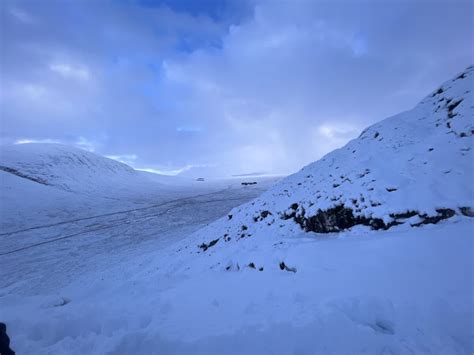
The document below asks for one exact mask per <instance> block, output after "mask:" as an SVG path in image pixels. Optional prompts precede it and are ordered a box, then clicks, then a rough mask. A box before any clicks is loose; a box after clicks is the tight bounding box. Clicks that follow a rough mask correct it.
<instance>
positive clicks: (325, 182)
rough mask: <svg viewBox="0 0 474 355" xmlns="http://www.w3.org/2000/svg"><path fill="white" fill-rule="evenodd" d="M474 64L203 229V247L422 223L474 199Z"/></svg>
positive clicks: (458, 211) (464, 208) (465, 207)
mask: <svg viewBox="0 0 474 355" xmlns="http://www.w3.org/2000/svg"><path fill="white" fill-rule="evenodd" d="M473 76H474V67H473V66H470V67H468V68H467V69H466V70H465V71H463V72H462V73H460V74H459V75H457V76H456V77H455V78H453V79H452V80H449V81H447V82H445V83H444V84H443V85H441V87H439V88H437V89H436V90H435V91H434V92H432V93H431V94H429V95H428V96H427V97H426V98H424V99H423V100H422V101H421V102H420V103H419V104H418V105H417V106H415V107H414V108H413V109H412V110H409V111H406V112H403V113H400V114H398V115H396V116H393V117H390V118H387V119H385V120H383V121H381V122H379V123H377V124H374V125H373V126H371V127H369V128H367V129H365V130H364V131H363V132H362V133H361V135H360V136H359V137H358V138H357V139H354V140H352V141H350V142H349V143H348V144H347V145H345V146H344V147H342V148H340V149H337V150H335V151H333V152H331V153H329V154H327V155H326V156H325V157H323V158H322V159H321V160H319V161H317V162H314V163H312V164H309V165H308V166H306V167H304V168H303V169H302V170H301V171H299V172H298V173H296V174H294V175H291V176H289V177H288V178H286V179H284V180H282V181H281V182H280V183H278V184H277V185H276V186H275V187H274V188H272V189H270V190H268V191H267V192H265V193H264V194H262V195H261V196H260V197H259V198H257V199H255V200H254V201H252V202H249V203H247V204H245V205H242V206H240V207H237V208H235V209H233V210H232V211H231V212H230V213H229V214H228V216H227V217H225V218H222V219H220V220H219V221H216V222H215V223H214V224H212V225H210V226H208V227H207V228H205V229H203V230H202V231H200V232H199V233H198V234H197V236H196V238H197V239H199V241H198V242H199V246H200V248H201V249H202V251H207V249H209V248H212V247H214V245H216V244H218V242H220V243H219V244H223V243H225V242H229V241H232V242H235V241H238V240H241V239H246V238H249V237H252V236H255V235H259V234H262V235H268V234H275V233H276V234H280V235H285V236H288V235H296V234H298V233H301V231H302V230H304V231H307V232H308V231H313V232H317V233H328V232H338V231H341V230H344V229H349V228H351V227H354V226H356V225H366V226H369V227H370V228H372V229H389V228H391V227H392V226H395V225H399V224H405V225H408V226H421V225H423V224H431V223H437V222H439V221H440V220H443V219H447V218H451V217H453V216H454V215H465V216H470V217H472V213H473V207H474V186H473V185H472V181H473V178H474V171H473V170H474V167H473V164H472V162H473V161H474V159H473V151H472V145H473V134H474V119H473V113H474V110H473V108H474V97H473V93H472V91H471V90H472V87H473Z"/></svg>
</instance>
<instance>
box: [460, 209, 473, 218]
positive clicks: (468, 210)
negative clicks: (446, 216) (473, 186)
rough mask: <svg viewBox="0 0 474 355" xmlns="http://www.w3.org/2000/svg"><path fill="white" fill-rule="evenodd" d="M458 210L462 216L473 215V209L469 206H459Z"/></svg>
mask: <svg viewBox="0 0 474 355" xmlns="http://www.w3.org/2000/svg"><path fill="white" fill-rule="evenodd" d="M459 210H460V211H461V213H462V214H463V215H464V216H467V217H474V210H473V209H472V208H471V207H459Z"/></svg>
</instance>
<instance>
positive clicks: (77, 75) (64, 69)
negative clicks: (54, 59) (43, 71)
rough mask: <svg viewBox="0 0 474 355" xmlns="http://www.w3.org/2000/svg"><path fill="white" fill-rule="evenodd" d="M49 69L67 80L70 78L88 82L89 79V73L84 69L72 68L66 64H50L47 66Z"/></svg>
mask: <svg viewBox="0 0 474 355" xmlns="http://www.w3.org/2000/svg"><path fill="white" fill-rule="evenodd" d="M49 69H50V70H51V71H53V72H55V73H58V74H60V75H62V76H63V77H65V78H68V79H69V78H72V79H77V80H88V79H89V77H90V73H89V71H88V70H87V69H86V68H82V67H73V66H70V65H68V64H61V63H56V64H51V65H50V66H49Z"/></svg>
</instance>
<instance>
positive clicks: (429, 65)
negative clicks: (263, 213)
mask: <svg viewBox="0 0 474 355" xmlns="http://www.w3.org/2000/svg"><path fill="white" fill-rule="evenodd" d="M473 11H474V9H473V5H472V4H471V2H469V1H457V0H449V1H448V0H447V1H436V0H433V1H428V0H423V1H417V0H414V1H408V0H398V1H382V0H379V1H375V0H374V1H371V0H366V1H356V0H346V1H338V0H335V1H317V0H314V1H310V0H306V1H305V0H294V1H289V0H288V1H286V0H274V1H260V0H241V1H237V0H235V1H231V0H225V1H217V0H199V1H191V0H176V1H172V0H139V1H133V0H116V1H92V0H88V1H68V0H55V1H52V0H41V1H9V0H7V1H2V2H1V76H2V79H1V86H0V104H1V112H0V113H1V127H0V129H1V131H0V139H1V142H2V143H6V144H9V143H15V142H19V141H21V142H25V141H39V142H41V141H44V142H60V143H65V144H75V145H78V146H81V147H83V148H86V149H89V150H93V151H95V152H97V153H99V154H103V155H108V156H113V157H115V158H118V159H122V160H123V161H125V162H127V163H129V164H131V165H132V166H134V167H137V168H147V169H155V170H156V171H165V172H172V173H176V172H180V171H185V172H187V173H191V172H193V171H194V174H210V175H231V174H245V173H251V172H256V171H258V172H267V173H285V174H286V173H291V172H294V171H296V170H298V169H299V168H301V167H302V166H303V165H305V164H307V163H309V162H311V161H314V160H316V159H318V158H320V157H321V156H322V155H324V154H325V153H327V152H329V151H330V150H332V149H334V148H337V147H339V146H341V145H343V144H344V143H345V142H347V141H348V140H349V139H351V138H354V137H356V136H357V135H358V134H359V132H360V131H361V130H362V129H363V128H364V127H365V126H367V125H369V124H372V123H374V122H376V121H379V120H381V119H383V118H385V117H387V116H390V115H393V114H395V113H397V112H400V111H403V110H407V109H409V108H411V107H412V106H414V105H415V104H416V103H417V102H418V101H420V100H421V99H422V98H423V96H425V95H426V94H428V93H429V92H430V91H431V90H433V89H434V88H435V87H436V86H437V85H439V84H440V83H441V82H443V81H444V80H447V79H449V78H450V77H451V76H453V75H455V74H456V73H457V72H459V71H461V70H463V69H464V68H465V67H467V66H468V65H469V64H472V62H473V44H472V43H473V42H474V41H473V30H472V28H473Z"/></svg>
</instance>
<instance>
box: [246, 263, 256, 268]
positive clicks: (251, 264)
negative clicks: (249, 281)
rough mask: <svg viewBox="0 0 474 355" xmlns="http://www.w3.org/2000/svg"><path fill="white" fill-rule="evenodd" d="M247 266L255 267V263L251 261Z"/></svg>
mask: <svg viewBox="0 0 474 355" xmlns="http://www.w3.org/2000/svg"><path fill="white" fill-rule="evenodd" d="M247 266H248V267H249V268H251V269H255V264H254V263H250V264H248V265H247Z"/></svg>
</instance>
